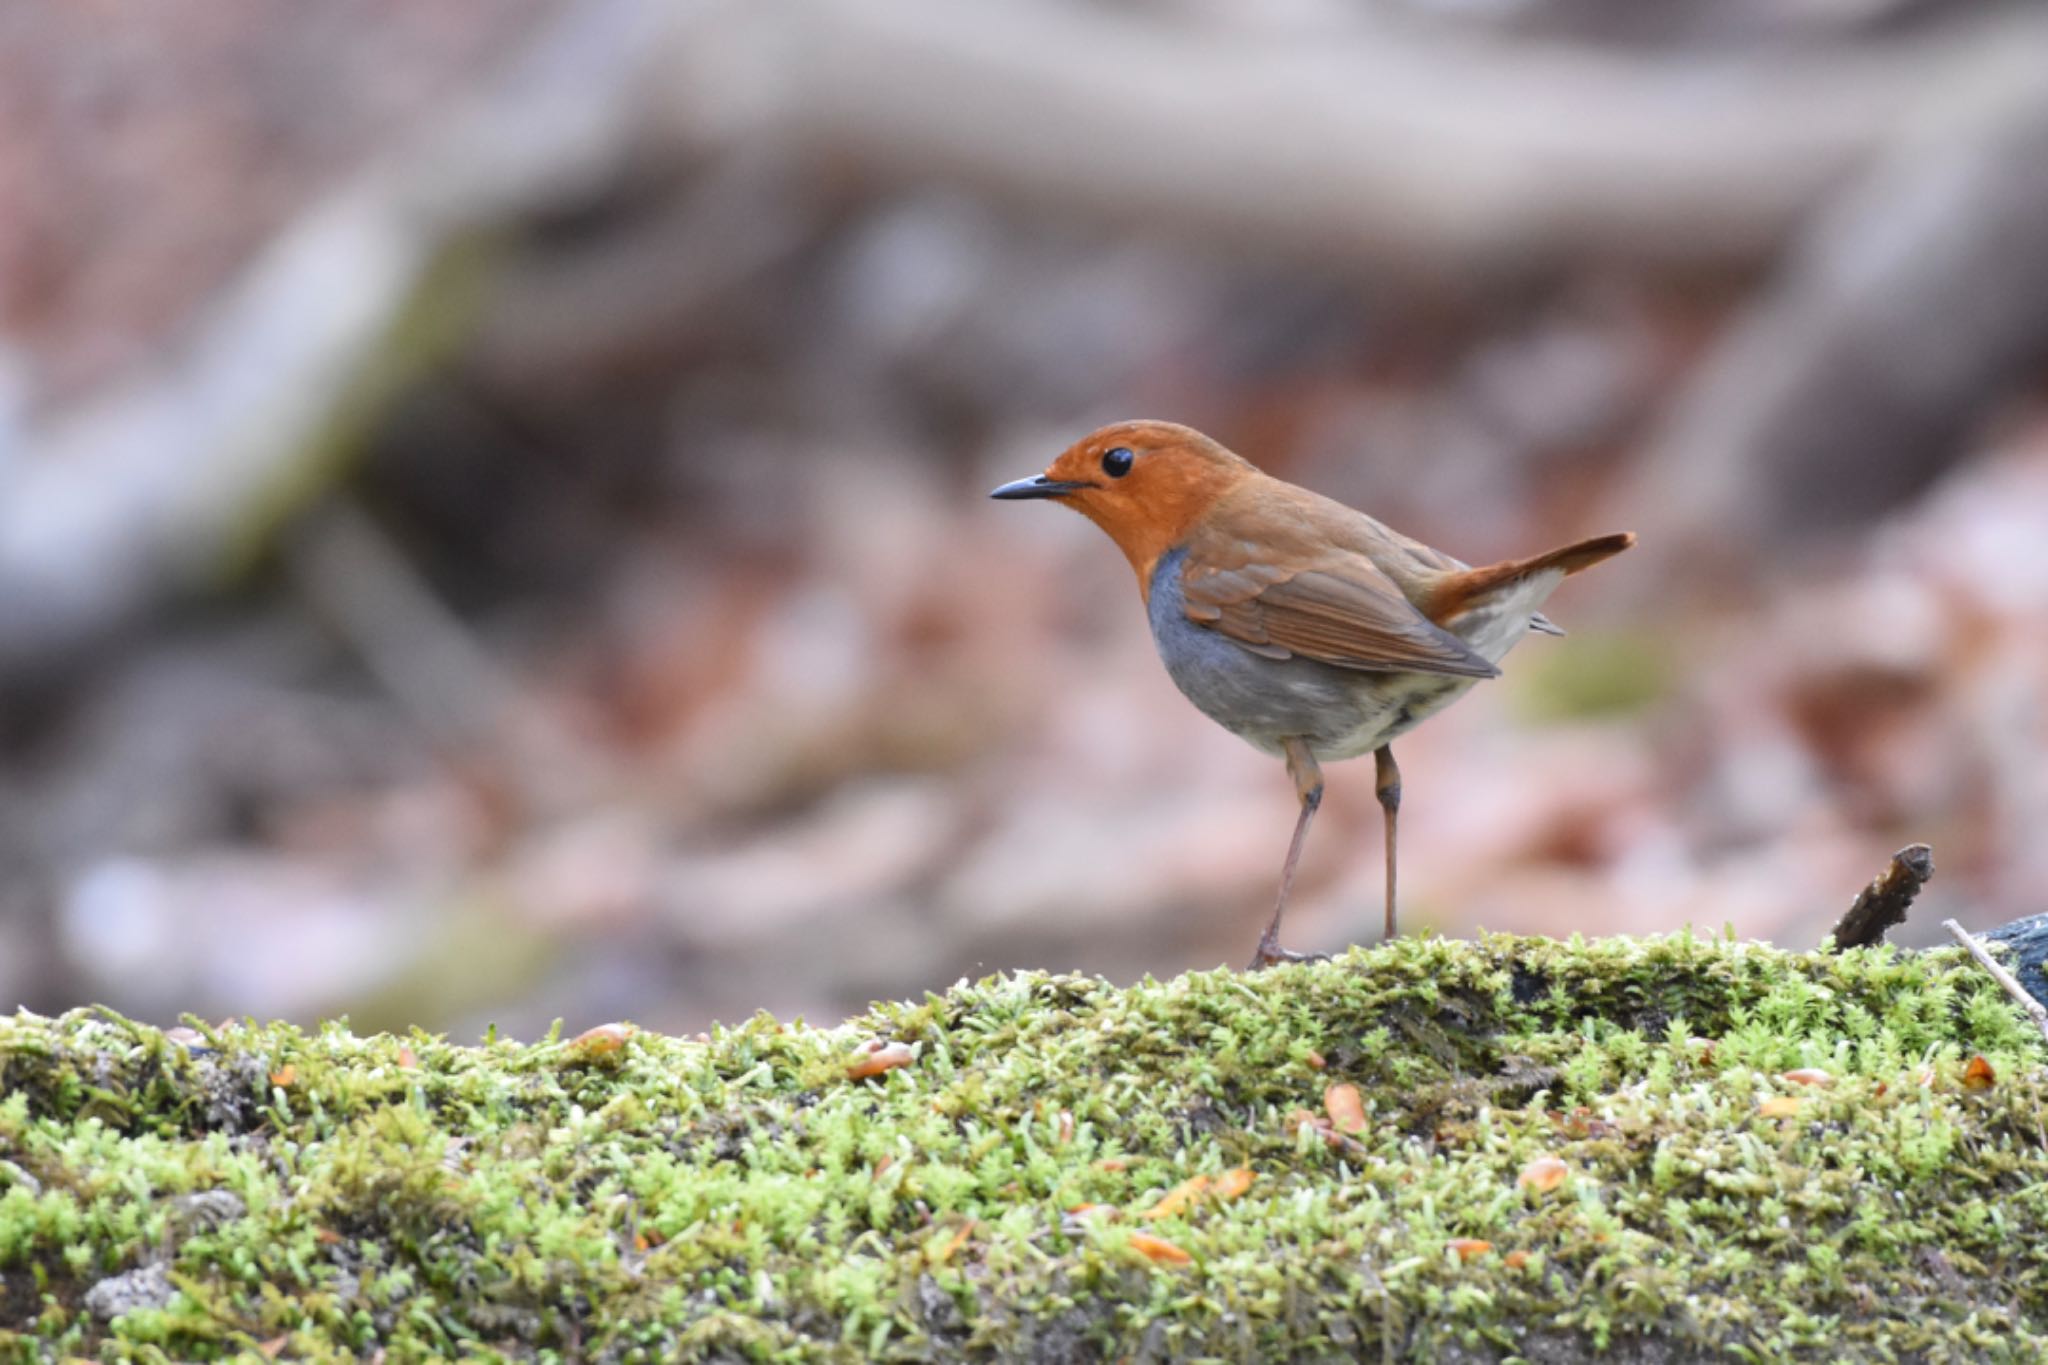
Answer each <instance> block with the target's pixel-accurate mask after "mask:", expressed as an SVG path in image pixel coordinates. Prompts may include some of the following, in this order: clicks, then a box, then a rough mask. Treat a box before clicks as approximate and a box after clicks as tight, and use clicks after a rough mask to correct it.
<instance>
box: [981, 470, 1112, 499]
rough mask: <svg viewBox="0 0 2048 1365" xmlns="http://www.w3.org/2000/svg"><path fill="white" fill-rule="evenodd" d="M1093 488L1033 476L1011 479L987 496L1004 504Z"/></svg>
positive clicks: (1090, 485) (1063, 480)
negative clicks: (1001, 500)
mask: <svg viewBox="0 0 2048 1365" xmlns="http://www.w3.org/2000/svg"><path fill="white" fill-rule="evenodd" d="M1093 487H1094V485H1093V484H1089V483H1076V482H1074V481H1072V480H1070V479H1048V478H1047V477H1045V475H1043V474H1034V475H1032V476H1031V477H1030V478H1028V479H1012V480H1011V481H1010V482H1009V483H1006V484H1004V485H1003V486H1002V487H1001V488H998V489H997V490H996V491H995V492H993V493H991V494H989V496H990V497H992V498H1001V499H1003V500H1004V501H1005V502H1009V501H1014V500H1015V499H1018V498H1057V497H1060V496H1062V495H1064V494H1067V493H1072V492H1073V491H1075V490H1076V489H1080V488H1093Z"/></svg>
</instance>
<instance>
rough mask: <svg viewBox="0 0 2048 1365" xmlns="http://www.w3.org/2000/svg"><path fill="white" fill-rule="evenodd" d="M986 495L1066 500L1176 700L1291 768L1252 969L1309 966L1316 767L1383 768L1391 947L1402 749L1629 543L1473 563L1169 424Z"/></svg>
mask: <svg viewBox="0 0 2048 1365" xmlns="http://www.w3.org/2000/svg"><path fill="white" fill-rule="evenodd" d="M990 496H991V497H994V498H997V499H1000V500H1003V501H1016V500H1023V499H1045V500H1048V501H1052V502H1058V503H1061V504H1063V505H1065V506H1067V507H1070V508H1072V509H1073V510H1075V511H1077V512H1079V513H1081V515H1083V516H1085V517H1087V518H1088V519H1089V520H1090V521H1092V522H1094V523H1095V524H1096V525H1097V526H1099V527H1101V528H1102V529H1103V530H1104V531H1106V532H1107V533H1108V534H1109V538H1110V539H1111V540H1112V541H1114V542H1115V543H1116V545H1117V548H1118V549H1120V550H1122V551H1123V553H1124V557H1125V558H1126V559H1128V560H1129V561H1130V565H1131V568H1132V569H1133V570H1134V571H1135V572H1136V574H1137V577H1138V593H1139V596H1140V598H1141V599H1142V601H1143V603H1144V606H1145V614H1146V619H1147V621H1148V622H1149V624H1150V626H1151V630H1152V639H1153V643H1154V644H1155V645H1156V646H1157V647H1158V650H1159V657H1160V659H1161V660H1162V661H1163V662H1164V663H1165V665H1166V671H1167V674H1168V676H1170V677H1171V678H1172V679H1173V682H1174V684H1175V685H1176V686H1177V687H1178V688H1179V689H1180V691H1181V693H1182V694H1183V695H1184V696H1186V697H1187V699H1188V700H1189V701H1191V702H1193V703H1194V704H1195V706H1196V708H1197V709H1199V710H1200V711H1201V712H1202V713H1203V714H1205V715H1207V716H1208V717H1209V718H1210V719H1211V720H1213V721H1215V722H1216V723H1217V724H1219V725H1221V726H1222V727H1223V728H1224V729H1226V730H1228V731H1230V732H1231V733H1232V734H1235V735H1237V736H1239V737H1240V738H1242V739H1245V740H1247V741H1249V742H1250V743H1251V744H1252V745H1253V746H1254V747H1255V748H1258V749H1260V750H1262V751H1264V752H1265V753H1268V754H1272V755H1274V756H1276V757H1279V758H1282V759H1284V760H1285V761H1286V764H1287V772H1288V775H1289V776H1290V777H1291V778H1292V779H1293V782H1294V794H1295V798H1296V800H1297V801H1298V802H1299V804H1300V810H1299V813H1298V814H1297V816H1296V818H1295V825H1294V837H1293V838H1292V840H1290V841H1289V843H1288V847H1287V859H1286V861H1285V862H1284V863H1283V864H1282V865H1281V870H1280V890H1279V894H1278V896H1277V897H1276V898H1275V900H1274V904H1273V913H1272V917H1271V919H1270V920H1269V922H1268V923H1267V925H1266V929H1265V932H1264V933H1263V934H1261V935H1260V937H1259V943H1258V948H1257V950H1256V951H1255V952H1254V953H1253V955H1252V960H1251V963H1250V964H1249V965H1250V967H1251V968H1252V969H1257V968H1262V967H1268V966H1272V965H1274V964H1276V963H1280V962H1291V961H1301V960H1304V958H1305V957H1310V956H1313V955H1309V954H1301V953H1296V952H1291V951H1289V950H1287V949H1285V948H1282V947H1281V946H1280V922H1281V917H1282V916H1283V915H1284V914H1285V912H1286V909H1287V895H1288V891H1289V890H1290V889H1291V888H1292V886H1293V884H1294V870H1295V867H1296V865H1297V864H1298V863H1299V862H1300V860H1301V849H1302V844H1303V841H1304V840H1305V839H1306V838H1307V835H1308V830H1309V825H1310V822H1311V821H1313V820H1314V818H1315V814H1316V811H1317V809H1318V808H1319V807H1320V806H1321V804H1322V798H1323V776H1322V767H1321V765H1322V764H1323V763H1325V762H1328V761H1332V760H1338V759H1346V758H1357V757H1359V756H1360V755H1363V754H1367V753H1370V754H1372V755H1373V759H1374V765H1375V773H1374V777H1375V781H1374V792H1375V794H1376V795H1377V797H1378V800H1379V805H1380V808H1381V811H1382V819H1383V824H1384V829H1385V841H1386V852H1385V859H1386V937H1387V938H1389V939H1392V938H1393V937H1394V936H1395V935H1396V933H1397V928H1396V911H1395V905H1396V901H1395V882H1396V874H1395V866H1396V864H1395V844H1396V830H1397V828H1398V825H1399V818H1400V810H1401V770H1400V768H1399V766H1398V765H1396V763H1395V762H1394V751H1393V747H1392V746H1393V743H1394V741H1395V740H1397V739H1399V738H1400V737H1401V736H1402V735H1404V734H1406V733H1407V732H1408V731H1409V730H1411V729H1413V728H1414V727H1415V726H1416V725H1418V724H1420V723H1421V722H1422V721H1423V720H1426V719H1427V718H1428V717H1430V716H1432V715H1434V714H1436V713H1437V712H1438V711H1441V710H1443V709H1444V708H1445V707H1446V706H1448V705H1450V704H1451V703H1452V702H1453V701H1455V700H1457V699H1458V698H1459V697H1460V696H1462V695H1463V694H1464V693H1465V692H1467V691H1469V690H1470V689H1471V688H1472V686H1473V685H1474V684H1475V683H1478V682H1480V681H1482V680H1484V679H1487V678H1493V677H1497V676H1499V674H1500V667H1499V665H1500V660H1501V658H1502V656H1504V655H1505V654H1506V653H1507V652H1508V651H1509V650H1510V649H1512V648H1514V647H1515V645H1516V644H1517V643H1518V642H1519V641H1520V640H1521V639H1522V637H1523V636H1524V635H1526V634H1528V633H1529V632H1531V631H1538V632H1543V633H1546V634H1553V635H1562V634H1563V633H1564V632H1563V631H1562V630H1561V629H1559V628H1558V627H1557V626H1556V625H1555V624H1553V623H1552V622H1551V621H1550V619H1549V618H1548V617H1546V616H1544V615H1543V614H1542V611H1541V610H1540V609H1541V607H1542V606H1543V604H1544V602H1545V600H1546V599H1547V598H1549V596H1550V594H1551V592H1552V591H1553V590H1554V589H1556V587H1557V585H1558V584H1559V583H1561V582H1563V581H1564V580H1565V578H1567V577H1568V576H1570V575H1571V574H1575V573H1577V572H1578V571H1579V570H1581V569H1585V568H1589V567H1590V566H1592V565H1594V564H1598V563H1599V562H1600V561H1602V560H1604V559H1607V558H1610V557H1611V556H1613V555H1617V554H1620V553H1621V552H1622V551H1623V550H1626V549H1627V548H1629V546H1631V545H1633V544H1634V543H1635V536H1634V535H1633V534H1632V533H1629V532H1621V533H1618V534H1613V535H1604V536H1595V537H1593V538H1591V539H1589V540H1581V541H1576V542H1574V543H1573V544H1570V545H1566V546H1563V547H1562V548H1560V549H1555V550H1551V551H1549V552H1547V553H1544V554H1539V555H1533V556H1530V557H1529V558H1526V559H1510V560H1506V561H1503V562H1501V563H1498V564H1489V565H1485V566H1482V567H1480V568H1476V569H1475V568H1473V567H1472V566H1470V565H1468V564H1466V563H1465V562H1464V561H1462V560H1458V559H1454V558H1452V557H1451V556H1450V555H1448V554H1446V553H1444V552H1443V551H1441V550H1437V549H1432V548H1431V547H1430V546H1428V545H1425V544H1423V543H1422V542H1421V541H1419V540H1414V539H1412V538H1410V537H1408V536H1405V535H1402V534H1401V533H1400V532H1398V531H1396V530H1394V529H1393V528H1391V527H1389V526H1387V525H1385V524H1384V523H1382V522H1379V521H1376V520H1374V519H1373V518H1372V517H1369V516H1367V515H1366V514H1365V513H1364V512H1360V511H1357V510H1355V509H1353V508H1351V507H1347V506H1345V505H1344V504H1343V503H1340V502H1336V501H1334V500H1333V499H1330V498H1327V497H1324V496H1323V495H1321V494H1319V493H1315V492H1311V491H1310V490H1309V489H1306V488H1302V487H1299V486H1297V485H1295V484H1291V483H1288V482H1286V481H1285V480H1282V479H1278V478H1275V477H1273V476H1272V475H1270V474H1267V473H1265V472H1264V471H1262V470H1260V469H1259V468H1258V467H1257V466H1256V465H1254V464H1252V462H1251V461H1249V460H1247V459H1245V458H1244V457H1243V456H1241V455H1238V454H1237V453H1235V452H1234V451H1231V450H1229V449H1227V448H1226V447H1224V446H1223V445H1221V444H1220V443H1218V442H1216V441H1214V440H1211V439H1210V438H1209V437H1207V436H1204V435H1203V434H1202V433H1201V432H1199V431H1196V430H1194V429H1193V428H1192V427H1186V426H1181V425H1179V424H1178V423H1174V422H1163V421H1149V420H1148V421H1126V422H1115V423H1111V424H1110V425H1108V426H1105V427H1102V428H1100V429H1098V430H1096V431H1094V432H1091V433H1089V434H1088V435H1087V436H1084V437H1083V438H1081V439H1080V440H1079V441H1076V442H1075V443H1074V444H1073V445H1071V446H1069V447H1067V449H1066V450H1065V451H1063V452H1061V454H1060V456H1059V458H1058V459H1056V460H1054V461H1053V462H1052V464H1051V465H1049V466H1048V467H1047V468H1046V470H1045V472H1044V473H1043V474H1037V475H1033V476H1031V477H1029V478H1023V479H1017V480H1014V481H1012V482H1010V483H1006V484H1003V485H1002V486H1001V487H999V488H997V489H995V490H994V491H993V492H992V493H991V494H990Z"/></svg>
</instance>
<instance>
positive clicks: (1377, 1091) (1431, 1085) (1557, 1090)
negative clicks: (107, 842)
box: [0, 935, 2048, 1361]
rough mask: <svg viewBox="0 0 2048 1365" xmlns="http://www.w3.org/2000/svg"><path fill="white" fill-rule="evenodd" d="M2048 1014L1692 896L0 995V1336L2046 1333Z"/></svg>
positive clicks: (735, 1354) (421, 1346)
mask: <svg viewBox="0 0 2048 1365" xmlns="http://www.w3.org/2000/svg"><path fill="white" fill-rule="evenodd" d="M2040 1049H2041V1042H2040V1039H2039V1037H2038V1036H2037V1035H2036V1034H2034V1033H2033V1032H2032V1030H2031V1029H2030V1027H2029V1026H2028V1024H2027V1022H2026V1021H2025V1019H2024V1018H2022V1017H2021V1016H2020V1015H2019V1014H2018V1012H2017V1011H2016V1010H2015V1009H2014V1008H2013V1006H2012V1005H2011V1003H2010V1002H2009V1001H2008V1000H2007V998H2006V997H2005V996H2004V995H2002V994H2001V993H2000V991H1999V989H1998V987H1997V986H1996V985H1995V984H1993V983H1992V982H1991V981H1990V980H1989V979H1988V978H1987V977H1986V976H1985V975H1984V974H1983V973H1982V972H1981V971H1980V970H1979V969H1978V968H1976V967H1975V965H1974V964H1972V963H1971V962H1970V961H1969V960H1968V959H1967V958H1966V957H1965V956H1964V955H1963V954H1961V953H1960V952H1958V951H1956V950H1953V949H1947V950H1941V951H1937V952H1932V953H1926V954H1910V953H1903V952H1899V951H1896V950H1893V949H1889V948H1879V949H1871V950H1857V951H1852V952H1848V953H1843V954H1840V955H1834V954H1813V955H1799V954H1790V953H1784V952H1780V951H1777V950H1775V949H1771V948H1766V947H1761V946H1758V945H1755V944H1749V943H1737V942H1732V941H1713V940H1707V939H1702V938H1697V937H1693V936H1690V935H1677V936H1672V937H1665V938H1658V939H1651V940H1627V939H1617V940H1605V941H1599V942H1579V941H1573V942H1553V941H1549V940H1540V939H1518V938H1508V937H1487V938H1484V939H1482V940H1480V941H1478V942H1470V943H1467V942H1449V941H1444V940H1409V941H1403V942H1399V943H1396V944H1393V945H1391V946H1388V947H1382V948H1377V949H1373V950H1370V951H1357V952H1353V953H1350V954H1348V955H1346V956H1344V957H1341V958H1339V959H1337V960H1335V961H1331V962H1326V963H1318V964H1312V965H1302V966H1290V967H1284V968H1281V969H1278V970H1274V971H1269V972H1265V973H1261V974H1258V975H1243V974H1240V973H1236V972H1229V971H1216V972H1208V973H1201V974H1195V975H1190V976H1186V977H1182V978H1179V979H1176V980H1173V981H1169V982H1164V983H1157V982H1151V981H1147V982H1144V983H1141V984H1139V985H1137V986H1134V987H1131V988H1129V989H1118V988H1115V987H1112V986H1110V985H1109V984H1107V983H1105V982H1103V981H1099V980H1095V979H1091V978H1086V977H1079V976H1052V975H1043V974H1024V975H1015V976H1004V977H998V978H991V979H989V980H986V981H982V982H979V983H976V984H972V985H968V984H962V985H960V986H957V987H955V988H954V989H952V990H950V991H948V992H947V993H945V994H944V995H933V996H929V997H927V998H926V1000H925V1001H924V1002H922V1003H919V1004H892V1005H878V1006H876V1007H875V1008H874V1009H873V1010H871V1011H870V1012H869V1013H868V1014H866V1015H864V1016H862V1017H860V1018H858V1019H855V1020H853V1021H851V1022H849V1023H847V1024H844V1025H842V1026H840V1027H836V1028H829V1029H826V1028H813V1027H809V1026H807V1025H804V1024H802V1023H788V1024H785V1023H781V1022H778V1021H776V1020H775V1019H772V1018H769V1017H767V1016H765V1015H763V1016H759V1017H756V1018H754V1019H752V1020H749V1021H747V1022H745V1023H743V1024H739V1025H737V1026H734V1027H730V1028H722V1029H720V1030H718V1031H717V1032H716V1033H714V1034H712V1035H710V1036H708V1037H704V1038H698V1039H695V1040H692V1039H683V1038H666V1037H660V1036H655V1035H652V1034H648V1033H635V1032H632V1031H630V1030H628V1029H625V1028H623V1027H614V1028H607V1029H602V1030H598V1031H595V1032H593V1033H592V1034H590V1035H586V1036H584V1037H582V1038H580V1039H561V1038H552V1039H549V1040H546V1041H543V1042H541V1043H538V1044H534V1045H523V1044H518V1043H514V1042H510V1041H507V1040H502V1039H495V1040H488V1041H486V1042H485V1043H483V1044H482V1045H480V1046H462V1045H458V1044H455V1043H451V1042H448V1041H446V1040H443V1039H440V1038H437V1037H433V1036H429V1035H426V1034H423V1033H422V1034H414V1035H412V1036H410V1037H397V1036H388V1035H386V1036H378V1037H368V1038H363V1037H356V1036H354V1035H353V1034H351V1033H350V1032H349V1031H348V1030H347V1029H346V1028H345V1027H343V1026H341V1025H330V1026H328V1027H326V1028H324V1029H322V1030H320V1031H319V1032H316V1033H306V1032H302V1031H300V1030H298V1029H295V1028H292V1027H289V1026H286V1025H269V1026H258V1025H253V1024H248V1025H237V1026H232V1027H224V1028H219V1029H199V1028H196V1027H195V1028H193V1029H191V1030H186V1031H179V1030H173V1031H171V1032H169V1033H166V1032H163V1031H160V1030H158V1029H156V1028H152V1027H148V1026H144V1025H141V1024H137V1023H133V1022H131V1021H128V1020H126V1019H123V1018H121V1017H119V1016H117V1015H114V1014H112V1013H110V1012H107V1011H97V1010H80V1011H74V1012H73V1013H71V1014H68V1015H66V1016H64V1017H63V1018H60V1019H55V1020H50V1019H42V1018H38V1017H34V1016H30V1015H17V1016H15V1017H13V1018H11V1019H0V1085H4V1090H0V1346H5V1347H7V1348H9V1349H10V1350H11V1351H13V1352H15V1353H17V1354H19V1355H20V1356H23V1357H26V1358H56V1357H61V1356H84V1355H90V1356H93V1357H95V1358H97V1359H101V1360H129V1359H165V1358H175V1359H201V1358H217V1357H224V1356H233V1355H242V1356H251V1355H252V1354H253V1353H261V1354H264V1355H269V1356H271V1357H274V1358H284V1359H295V1360H296V1359H362V1358H376V1357H384V1358H388V1359H389V1360H393V1361H398V1360H423V1359H431V1358H437V1357H445V1358H467V1359H557V1360H674V1359H684V1360H695V1359H706V1360H743V1359H745V1360H814V1359H815V1360H842V1359H844V1360H855V1359H884V1360H887V1359H902V1360H926V1359H993V1360H1062V1361H1066V1360H1077V1361H1078V1360H1097V1359H1104V1360H1108V1359H1138V1360H1144V1359H1154V1360H1165V1359H1172V1360H1186V1359H1196V1358H1211V1359H1232V1360H1244V1359H1282V1358H1297V1359H1298V1358H1308V1359H1316V1358H1346V1359H1348V1358H1358V1357H1363V1358H1367V1359H1400V1360H1436V1361H1493V1360H1514V1359H1525V1360H1531V1361H1556V1360H1577V1359H1583V1358H1588V1357H1596V1356H1602V1355H1604V1358H1607V1359H1613V1360H1621V1361H1691V1360H1710V1359H1723V1358H1734V1359H1750V1360H1777V1359H1793V1360H1805V1359H1811V1360H1838V1359H1844V1358H1848V1359H1876V1360H1890V1359H1900V1360H1962V1359H1972V1360H1975V1359H2001V1358H2013V1359H2024V1358H2039V1357H2040V1356H2041V1354H2042V1353H2043V1351H2044V1349H2048V1133H2044V1128H2043V1119H2042V1113H2043V1107H2044V1101H2048V1072H2044V1070H2043V1068H2042V1057H2041V1055H2040ZM858 1072H873V1073H874V1074H871V1075H858V1076H857V1075H856V1074H855V1073H858ZM1788 1073H1793V1074H1789V1075H1788ZM1343 1087H1355V1088H1356V1101H1357V1103H1356V1105H1355V1106H1352V1105H1351V1104H1350V1103H1349V1101H1350V1099H1351V1095H1350V1092H1348V1091H1346V1090H1345V1089H1343ZM1354 1109H1355V1112H1353V1110H1354ZM1303 1111H1306V1112H1303ZM1532 1163H1533V1164H1532Z"/></svg>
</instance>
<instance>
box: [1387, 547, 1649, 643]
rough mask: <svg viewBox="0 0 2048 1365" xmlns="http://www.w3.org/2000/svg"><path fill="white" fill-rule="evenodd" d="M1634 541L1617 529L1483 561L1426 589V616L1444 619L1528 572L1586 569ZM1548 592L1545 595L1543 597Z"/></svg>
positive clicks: (1503, 587) (1571, 571)
mask: <svg viewBox="0 0 2048 1365" xmlns="http://www.w3.org/2000/svg"><path fill="white" fill-rule="evenodd" d="M1635 543H1636V538H1635V533H1634V532H1632V531H1620V532H1617V533H1615V534H1614V535H1611V536H1594V537H1593V538H1592V539H1591V540H1580V541H1574V542H1573V543H1572V544H1570V545H1566V546H1563V547H1561V548H1559V549H1555V550H1549V551H1546V552H1545V553H1543V554H1540V555H1531V556H1530V557H1529V558H1527V559H1510V560H1508V561H1507V562H1505V563H1502V564H1487V565H1484V566H1482V567H1480V568H1477V569H1466V570H1464V571H1463V572H1461V573H1455V574H1451V575H1449V576H1448V577H1446V578H1445V579H1444V580H1443V581H1442V582H1440V583H1438V584H1437V585H1436V586H1435V587H1434V588H1433V589H1432V590H1431V592H1430V598H1429V611H1428V614H1429V617H1430V619H1431V620H1434V621H1442V620H1446V619H1448V618H1449V617H1453V616H1456V615H1457V614H1458V613H1459V612H1461V611H1463V610H1465V609H1466V608H1467V607H1469V606H1471V605H1473V604H1474V603H1475V602H1477V601H1478V600H1479V599H1481V598H1485V597H1490V596H1492V595H1493V594H1494V593H1497V592H1500V591H1502V590H1504V589H1506V588H1508V587H1510V586H1512V585H1514V584H1516V583H1519V582H1521V581H1522V580H1523V579H1525V578H1528V577H1529V576H1530V575H1531V574H1539V573H1542V572H1544V571H1545V570H1548V569H1556V570H1560V571H1561V572H1563V573H1565V574H1566V575H1570V574H1575V573H1577V572H1578V571H1579V570H1581V569H1585V568H1590V567H1591V566H1593V565H1595V564H1598V563H1599V562H1600V561H1601V560H1603V559H1611V558H1613V557H1614V556H1615V555H1618V554H1620V553H1621V552H1622V551H1623V550H1626V549H1627V548H1628V547H1629V546H1631V545H1633V544H1635ZM1547 595H1548V594H1546V596H1547Z"/></svg>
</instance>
